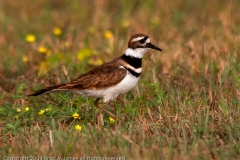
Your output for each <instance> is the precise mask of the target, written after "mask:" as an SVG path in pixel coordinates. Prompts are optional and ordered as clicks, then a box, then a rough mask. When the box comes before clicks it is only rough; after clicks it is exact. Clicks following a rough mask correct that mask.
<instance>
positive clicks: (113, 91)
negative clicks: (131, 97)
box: [74, 73, 139, 102]
mask: <svg viewBox="0 0 240 160" xmlns="http://www.w3.org/2000/svg"><path fill="white" fill-rule="evenodd" d="M138 79H139V77H138V78H137V77H135V76H133V75H131V74H130V73H127V75H126V76H125V77H124V79H123V80H122V81H121V82H120V83H118V84H117V85H115V86H112V87H108V88H104V89H98V90H97V89H96V90H81V91H74V92H75V93H77V94H80V95H84V96H87V97H95V98H103V102H108V101H112V100H114V99H115V98H117V96H118V95H119V94H124V93H127V92H128V91H130V90H131V89H132V88H133V87H135V86H136V84H137V82H138Z"/></svg>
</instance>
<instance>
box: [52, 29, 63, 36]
mask: <svg viewBox="0 0 240 160" xmlns="http://www.w3.org/2000/svg"><path fill="white" fill-rule="evenodd" d="M53 34H54V35H55V36H60V35H61V34H62V29H61V28H60V27H54V28H53Z"/></svg>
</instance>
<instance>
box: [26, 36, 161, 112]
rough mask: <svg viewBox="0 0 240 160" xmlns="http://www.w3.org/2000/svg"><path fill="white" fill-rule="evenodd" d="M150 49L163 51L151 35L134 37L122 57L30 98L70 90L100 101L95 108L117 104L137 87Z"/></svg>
mask: <svg viewBox="0 0 240 160" xmlns="http://www.w3.org/2000/svg"><path fill="white" fill-rule="evenodd" d="M150 49H154V50H157V51H162V49H161V48H159V47H157V46H155V45H153V44H152V43H151V41H150V38H149V37H148V36H147V35H145V34H134V35H133V36H131V38H130V39H129V41H128V48H127V49H126V51H125V53H124V54H122V55H121V56H120V57H118V58H116V59H114V60H112V61H110V62H106V63H104V64H102V65H100V66H97V67H96V68H93V69H92V70H90V71H88V72H86V73H84V74H82V75H80V76H79V77H77V78H76V79H73V80H72V81H70V82H69V83H65V84H59V85H55V86H49V87H46V88H43V89H41V90H38V91H35V92H34V93H32V94H30V95H28V96H38V95H42V94H46V93H51V92H56V91H70V92H72V93H76V94H79V95H81V96H85V97H93V98H96V100H95V101H94V105H95V106H97V107H98V101H99V100H100V99H102V100H103V103H108V102H110V101H114V100H115V99H116V98H117V97H118V96H121V95H124V94H125V93H127V92H129V91H130V90H131V89H132V88H134V87H135V86H136V84H137V83H138V80H139V78H140V75H141V73H142V58H143V56H144V54H145V53H146V52H147V51H148V50H150ZM105 111H106V110H105ZM106 112H107V113H108V114H110V115H112V114H111V113H110V112H108V111H106Z"/></svg>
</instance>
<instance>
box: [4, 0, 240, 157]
mask: <svg viewBox="0 0 240 160" xmlns="http://www.w3.org/2000/svg"><path fill="white" fill-rule="evenodd" d="M239 5H240V2H239V1H237V0H231V1H226V2H225V1H217V0H213V1H211V2H209V1H201V2H200V1H199V2H198V1H196V2H195V1H189V0H177V1H174V2H167V3H166V2H162V1H152V0H151V1H142V0H140V1H126V0H124V1H119V2H115V1H103V0H97V1H91V2H90V1H89V2H87V1H86V2H85V1H77V0H71V1H64V0H59V1H56V2H55V1H45V0H38V1H34V2H30V1H26V0H20V1H19V3H16V2H15V1H14V0H8V1H1V2H0V26H1V27H0V50H1V52H0V59H1V60H0V61H1V63H0V148H1V150H0V155H1V157H4V156H6V157H13V156H15V157H23V156H25V157H30V156H42V157H44V156H47V157H58V156H60V157H61V158H63V157H64V156H65V157H78V158H79V159H80V157H81V156H95V157H119V158H120V157H125V158H126V159H239V154H240V145H239V142H240V65H239V64H240V53H239V50H240V45H239V44H240V36H239V32H240V30H239V26H240V15H239V14H238V12H239V11H238V10H239V9H238V8H239V7H238V6H239ZM56 27H57V29H56ZM54 28H55V29H54ZM56 30H57V31H56ZM59 30H60V31H59ZM134 33H145V34H147V35H149V37H150V38H151V41H152V42H153V43H154V44H156V45H157V46H159V47H160V48H162V49H163V52H161V53H155V51H150V52H149V53H148V54H147V55H146V56H145V57H144V62H143V65H144V66H143V70H144V73H143V75H142V76H141V80H140V81H139V83H138V85H137V86H136V87H135V88H134V89H133V90H132V91H131V92H130V93H128V94H126V95H125V98H124V99H125V101H126V105H125V106H122V104H121V103H119V102H115V105H116V107H115V108H114V107H113V105H105V108H106V109H108V110H111V111H113V110H114V112H115V113H116V114H117V116H118V117H119V119H120V120H119V122H118V123H116V122H113V121H112V120H110V118H111V117H109V116H108V115H104V121H105V125H104V126H103V127H102V128H98V127H97V114H98V110H97V109H96V108H94V106H93V99H87V98H84V97H81V96H77V95H73V94H70V93H66V92H59V93H52V94H49V95H43V96H39V97H31V98H28V97H27V96H26V95H27V94H29V93H31V92H33V91H34V90H37V89H40V88H43V87H45V86H49V85H55V84H59V83H65V82H68V81H69V80H70V79H73V78H75V77H77V76H78V75H79V74H81V73H84V72H86V71H88V70H90V69H91V68H93V67H94V66H97V65H100V64H102V63H104V62H107V61H110V60H111V59H113V58H115V57H117V56H119V55H121V54H122V53H123V52H124V51H125V49H126V47H127V40H128V38H129V37H130V36H131V35H132V34H134ZM31 34H32V35H33V36H34V38H35V40H32V38H30V40H29V37H28V38H27V36H29V35H31ZM27 39H28V40H27ZM73 115H75V117H74V116H73ZM76 115H79V116H76ZM6 157H5V158H6Z"/></svg>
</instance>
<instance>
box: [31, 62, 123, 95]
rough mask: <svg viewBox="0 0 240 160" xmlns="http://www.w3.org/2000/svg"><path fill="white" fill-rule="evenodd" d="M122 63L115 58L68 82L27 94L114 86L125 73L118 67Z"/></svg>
mask: <svg viewBox="0 0 240 160" xmlns="http://www.w3.org/2000/svg"><path fill="white" fill-rule="evenodd" d="M122 63H123V62H122V61H121V60H120V59H119V58H117V59H115V60H113V61H111V62H108V63H105V64H103V65H101V66H98V67H96V68H95V69H93V70H91V71H89V72H87V73H85V74H83V75H81V76H79V77H78V78H76V79H74V80H72V81H71V82H70V83H67V84H60V85H57V86H50V87H46V88H44V89H41V90H38V91H36V92H35V93H33V94H30V95H29V96H38V95H41V94H44V93H48V92H53V91H59V90H69V89H72V90H82V89H100V88H106V87H110V86H114V85H116V84H117V83H119V82H121V81H122V80H123V78H124V77H125V75H126V74H127V71H126V70H125V69H123V68H119V67H120V66H121V65H122Z"/></svg>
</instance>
